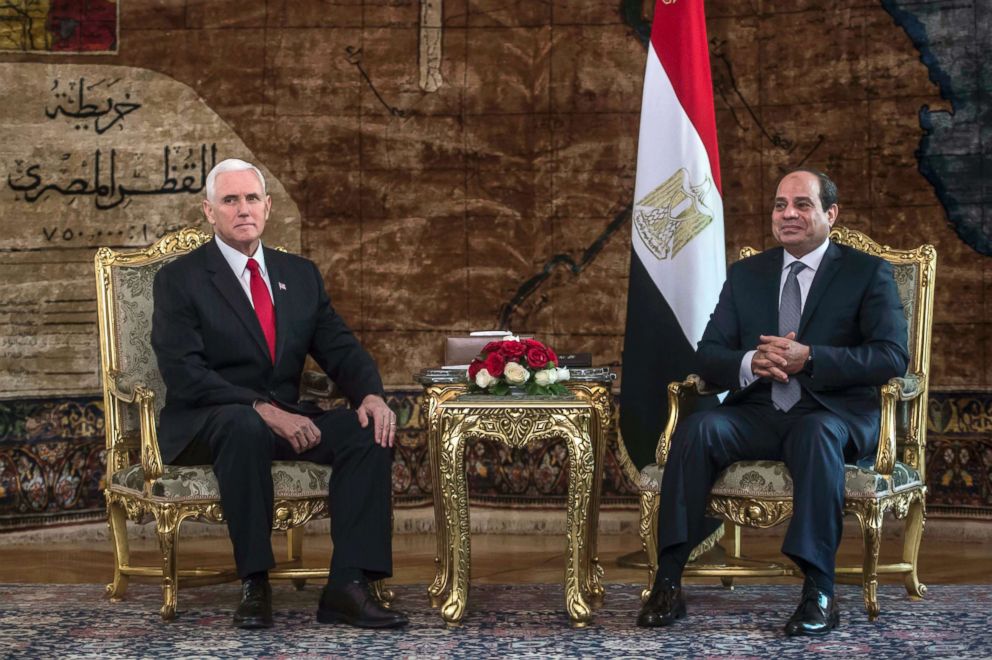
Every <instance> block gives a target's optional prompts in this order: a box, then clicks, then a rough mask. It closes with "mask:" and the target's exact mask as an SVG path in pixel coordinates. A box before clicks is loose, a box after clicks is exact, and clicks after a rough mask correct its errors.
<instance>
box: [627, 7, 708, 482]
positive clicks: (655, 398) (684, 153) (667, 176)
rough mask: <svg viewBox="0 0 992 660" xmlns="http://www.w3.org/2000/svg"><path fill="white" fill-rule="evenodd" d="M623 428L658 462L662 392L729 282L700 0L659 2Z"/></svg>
mask: <svg viewBox="0 0 992 660" xmlns="http://www.w3.org/2000/svg"><path fill="white" fill-rule="evenodd" d="M632 225H633V236H632V254H631V265H630V288H629V292H628V298H627V328H626V335H625V337H624V350H623V380H622V393H621V406H620V427H621V431H622V433H623V438H624V443H625V445H626V447H627V450H628V452H629V453H630V455H631V458H632V459H633V460H634V463H635V464H636V465H637V466H638V467H641V466H643V465H645V464H646V463H650V462H653V460H654V451H655V447H656V446H657V442H658V436H659V434H660V433H661V431H662V427H663V425H664V421H665V419H666V417H667V399H666V388H667V386H668V383H669V382H671V381H673V380H681V379H682V378H684V377H685V376H686V375H687V374H689V373H690V372H691V371H692V370H693V368H694V356H695V350H696V346H697V344H698V343H699V340H700V338H701V337H702V336H703V330H704V329H705V327H706V322H707V321H708V320H709V315H710V313H711V312H712V311H713V308H714V307H715V306H716V301H717V297H718V296H719V293H720V287H721V286H722V284H723V281H724V279H725V277H726V255H725V247H724V238H723V201H722V198H721V183H720V159H719V154H718V153H717V142H716V120H715V116H714V110H713V83H712V79H711V77H710V59H709V49H708V47H707V39H706V17H705V14H704V12H703V0H657V2H656V3H655V9H654V20H653V23H652V25H651V40H650V43H649V45H648V60H647V67H646V70H645V73H644V97H643V100H642V103H641V132H640V140H639V142H638V147H637V181H636V184H635V188H634V207H633V213H632Z"/></svg>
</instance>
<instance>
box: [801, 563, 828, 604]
mask: <svg viewBox="0 0 992 660" xmlns="http://www.w3.org/2000/svg"><path fill="white" fill-rule="evenodd" d="M804 573H805V574H806V579H805V580H804V581H803V586H804V587H809V586H813V587H816V588H817V589H819V590H820V591H822V592H823V593H825V594H827V595H828V596H830V597H831V598H833V596H834V581H833V580H831V579H830V577H829V576H828V575H827V574H826V573H824V572H823V571H821V570H819V569H818V568H814V567H813V566H811V565H809V564H806V566H805V570H804Z"/></svg>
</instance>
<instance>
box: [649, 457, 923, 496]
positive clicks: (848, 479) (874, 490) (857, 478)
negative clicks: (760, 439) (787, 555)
mask: <svg viewBox="0 0 992 660" xmlns="http://www.w3.org/2000/svg"><path fill="white" fill-rule="evenodd" d="M663 474H664V467H662V466H659V465H658V464H657V463H652V464H651V465H648V466H647V467H645V468H644V469H643V470H641V477H640V482H639V484H638V487H639V488H640V490H642V491H647V492H651V493H658V492H661V477H662V475H663ZM922 485H923V482H922V481H921V480H920V473H919V472H917V471H916V470H914V469H913V468H912V467H910V466H908V465H906V464H905V463H898V462H897V463H896V465H895V468H894V469H893V470H892V480H891V482H890V481H888V480H886V479H885V478H884V477H883V476H882V475H880V474H878V473H877V472H875V471H874V470H871V469H868V468H863V467H858V466H857V465H845V466H844V495H845V497H847V498H862V499H863V498H880V497H884V496H886V495H891V494H893V493H898V492H900V491H902V490H905V489H907V488H914V487H919V486H922ZM711 492H712V493H713V495H720V496H724V497H758V498H766V499H767V498H784V499H789V498H791V497H792V476H791V475H790V474H789V470H788V468H786V467H785V463H782V462H781V461H739V462H737V463H734V464H733V465H731V466H730V467H729V468H727V469H726V470H724V471H723V472H722V473H720V476H718V477H717V480H716V483H715V484H714V485H713V490H712V491H711Z"/></svg>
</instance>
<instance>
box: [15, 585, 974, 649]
mask: <svg viewBox="0 0 992 660" xmlns="http://www.w3.org/2000/svg"><path fill="white" fill-rule="evenodd" d="M102 591H103V590H102V588H101V587H100V586H98V585H0V655H2V656H4V657H8V658H32V659H33V658H67V657H74V658H179V657H183V658H186V657H195V658H232V657H238V658H247V657H251V658H286V659H289V658H311V659H312V658H340V657H350V658H368V657H375V658H392V657H407V658H436V657H442V658H443V657H457V658H497V657H500V658H501V657H541V658H547V657H586V658H592V657H595V658H619V657H641V658H643V657H697V658H698V657H717V656H719V657H733V658H752V657H753V658H767V657H775V658H776V659H777V660H784V659H787V658H811V657H813V658H815V657H822V658H839V657H872V658H873V659H877V658H908V657H917V656H920V657H924V656H925V657H941V658H971V657H974V658H980V657H989V656H992V586H990V585H981V586H961V585H955V586H941V585H936V586H933V587H932V588H931V589H930V592H929V593H928V595H927V598H926V599H925V600H922V601H911V600H909V599H908V598H907V597H906V594H905V591H904V590H903V589H902V587H901V586H894V585H885V586H882V587H881V588H880V593H879V602H880V604H881V607H882V614H881V617H880V618H879V619H878V620H877V621H875V622H869V621H868V619H867V617H866V616H865V614H864V611H863V609H862V602H861V594H860V589H858V588H857V587H853V586H841V587H839V591H838V596H839V598H840V603H841V627H840V628H839V629H838V630H836V631H834V632H833V633H831V634H830V635H829V636H827V637H825V638H822V639H809V638H798V639H789V638H786V637H784V636H783V635H782V632H781V630H782V625H783V623H784V621H785V620H786V618H787V617H788V616H789V615H790V614H791V612H792V610H793V609H794V607H795V604H796V599H797V598H798V591H799V585H798V584H797V585H781V586H761V585H742V586H739V587H738V588H736V589H735V590H733V591H729V590H726V589H723V588H721V587H719V586H704V585H700V586H695V585H693V586H690V587H688V590H687V593H688V607H689V617H688V618H687V619H685V620H683V621H681V622H680V623H678V624H677V625H675V626H672V627H671V628H667V629H655V630H644V629H640V628H636V627H635V626H634V619H635V617H636V613H637V610H638V608H639V605H640V602H639V599H638V592H639V587H638V586H636V585H618V584H613V585H609V586H608V587H607V594H606V601H605V604H604V606H603V607H602V608H601V609H599V610H597V613H596V618H595V620H594V622H593V623H592V624H591V625H590V626H588V627H587V628H583V629H573V628H570V627H569V625H568V620H567V617H566V614H565V612H564V603H563V598H562V588H561V586H560V585H475V586H474V587H473V588H472V591H471V593H470V598H469V610H468V612H467V614H466V616H465V619H464V621H463V624H462V625H461V626H460V627H456V628H449V627H447V626H445V625H444V622H443V621H442V620H441V618H440V616H439V615H438V613H437V610H432V609H431V608H430V607H429V606H428V604H427V599H426V591H425V587H424V586H422V585H420V586H397V587H394V591H395V592H396V596H397V598H396V606H397V607H398V608H401V609H403V610H404V611H406V612H408V613H409V614H410V617H411V625H410V627H409V628H407V629H405V630H401V631H380V632H376V631H365V630H358V629H354V628H349V627H346V626H341V625H336V626H325V625H320V624H318V623H316V622H315V620H314V608H315V605H316V601H317V598H318V597H319V588H318V586H317V585H308V586H307V587H306V588H305V589H304V590H303V591H300V592H297V591H295V590H294V589H293V588H292V587H291V586H290V585H288V584H282V583H277V584H275V587H274V592H275V593H274V606H275V607H274V609H275V627H274V628H272V629H270V630H264V631H241V630H235V629H234V628H232V627H231V609H232V608H233V606H234V604H235V603H236V602H237V598H238V587H237V585H233V584H226V585H219V586H212V587H200V588H189V589H183V590H181V591H180V595H179V609H180V611H179V616H178V618H177V619H176V620H175V621H173V622H171V623H163V622H162V621H161V620H160V619H159V617H158V607H159V605H160V599H159V594H160V592H159V590H158V588H157V587H155V586H153V585H149V584H139V585H132V587H131V590H130V591H129V594H128V598H127V600H124V601H122V602H118V603H110V602H108V601H107V600H105V599H104V598H103V596H102Z"/></svg>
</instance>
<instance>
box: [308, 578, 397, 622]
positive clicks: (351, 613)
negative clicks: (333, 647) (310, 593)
mask: <svg viewBox="0 0 992 660" xmlns="http://www.w3.org/2000/svg"><path fill="white" fill-rule="evenodd" d="M317 621H319V622H320V623H338V622H341V623H347V624H348V625H349V626H355V627H357V628H401V627H403V626H405V625H406V624H408V623H409V622H410V620H409V619H407V617H406V615H405V614H403V613H402V612H397V611H396V610H390V609H386V608H385V607H383V606H382V605H380V604H379V602H378V601H376V599H375V598H373V597H372V593H371V592H370V591H369V585H368V583H367V582H359V581H355V582H349V583H348V584H346V585H345V586H343V587H329V586H328V587H324V592H323V593H322V594H321V595H320V606H319V607H318V608H317Z"/></svg>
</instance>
